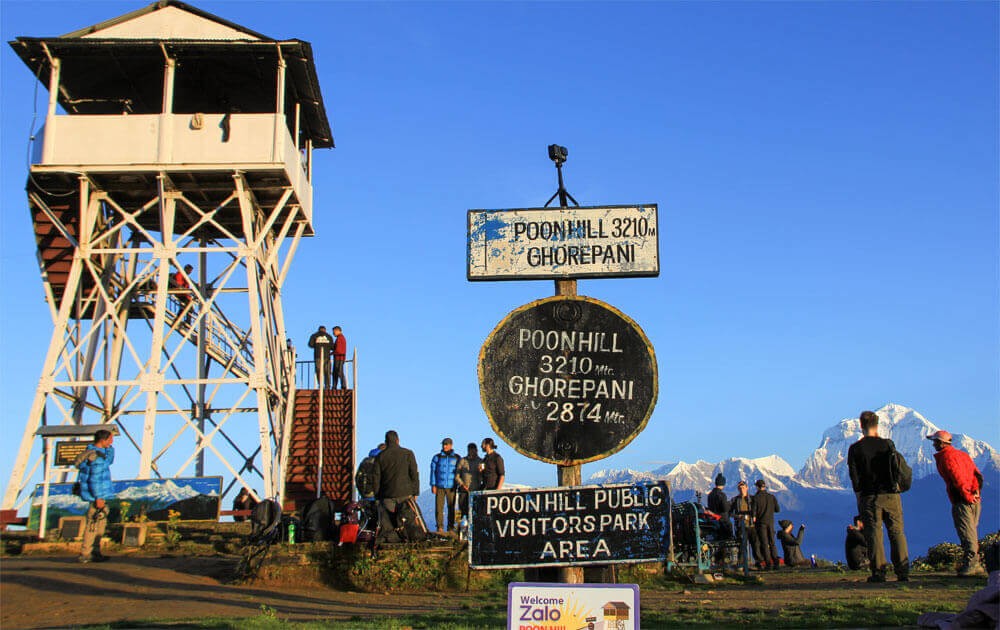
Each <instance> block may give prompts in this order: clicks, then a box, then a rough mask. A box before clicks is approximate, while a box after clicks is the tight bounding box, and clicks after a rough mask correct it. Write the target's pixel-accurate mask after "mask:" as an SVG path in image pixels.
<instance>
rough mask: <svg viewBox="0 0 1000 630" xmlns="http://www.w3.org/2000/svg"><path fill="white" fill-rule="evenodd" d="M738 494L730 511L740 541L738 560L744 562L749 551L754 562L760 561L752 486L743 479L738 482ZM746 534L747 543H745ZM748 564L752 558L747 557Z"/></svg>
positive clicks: (732, 500) (732, 502)
mask: <svg viewBox="0 0 1000 630" xmlns="http://www.w3.org/2000/svg"><path fill="white" fill-rule="evenodd" d="M736 490H737V493H738V494H737V495H736V496H734V497H733V498H732V499H730V501H729V513H730V514H732V515H733V521H734V522H735V523H736V538H737V540H739V541H740V552H739V555H738V556H737V558H738V562H739V563H740V564H743V562H744V556H745V555H746V554H747V553H748V552H747V548H748V547H749V550H750V551H749V553H751V555H752V556H753V561H754V562H760V556H759V555H758V554H759V553H760V550H759V549H758V545H757V530H756V528H755V527H754V526H753V497H751V496H750V487H749V486H748V485H747V482H746V481H743V480H742V479H741V480H740V482H739V483H738V484H736ZM744 535H745V536H746V539H745V541H746V544H745V545H744V544H743V543H744ZM746 561H747V564H749V563H750V558H746Z"/></svg>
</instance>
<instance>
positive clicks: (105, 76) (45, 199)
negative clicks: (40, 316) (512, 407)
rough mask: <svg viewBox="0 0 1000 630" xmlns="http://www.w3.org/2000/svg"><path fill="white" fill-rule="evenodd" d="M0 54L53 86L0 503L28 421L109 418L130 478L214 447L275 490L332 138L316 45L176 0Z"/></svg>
mask: <svg viewBox="0 0 1000 630" xmlns="http://www.w3.org/2000/svg"><path fill="white" fill-rule="evenodd" d="M234 6H236V5H234ZM11 46H12V47H13V48H14V50H15V52H16V53H17V54H18V55H19V56H20V57H21V59H22V60H23V61H24V63H25V64H27V66H28V67H29V68H30V69H31V72H32V73H33V74H34V75H35V76H36V77H37V78H38V80H39V81H41V82H43V84H47V86H48V90H49V99H48V109H47V112H46V113H45V124H44V127H43V129H41V130H40V131H39V132H38V133H37V134H36V135H35V138H34V143H33V155H32V159H31V166H30V172H29V175H28V182H27V194H28V206H29V209H30V212H31V216H32V222H33V225H34V232H35V238H36V241H37V245H38V262H39V268H40V271H41V275H42V280H43V284H44V288H45V297H46V300H47V303H48V305H49V310H50V313H51V316H52V321H53V332H52V337H51V341H50V343H49V346H48V351H47V353H46V356H45V361H44V366H43V368H42V374H41V378H40V380H39V384H38V389H37V391H36V392H35V395H34V400H33V403H32V406H31V410H30V415H29V418H28V421H27V425H26V427H25V429H24V434H23V437H22V440H21V446H20V450H19V452H18V455H17V459H16V461H15V465H14V470H13V475H12V479H11V481H10V484H9V485H8V487H7V489H6V492H5V494H4V499H3V508H4V509H12V508H17V507H18V506H19V503H23V501H24V500H25V498H26V497H25V496H24V492H23V491H24V489H25V487H26V486H27V484H28V481H29V479H30V478H31V477H32V475H33V474H34V472H35V471H37V468H38V466H39V463H38V460H39V459H40V458H39V457H38V456H37V455H36V456H35V461H34V463H32V461H31V460H32V459H33V458H32V450H33V448H32V445H33V443H34V439H35V438H34V435H35V432H36V430H37V429H38V428H39V426H40V425H42V424H107V423H115V424H117V425H118V426H119V428H120V431H121V436H120V438H119V440H118V444H119V445H121V443H122V442H125V443H130V444H132V445H133V446H134V447H135V453H136V454H137V463H138V472H137V476H138V478H150V477H177V476H183V475H185V474H190V473H192V472H193V473H194V475H195V476H201V475H203V474H204V464H205V453H209V456H210V457H214V458H216V459H217V461H218V463H219V464H221V467H220V470H221V471H222V472H223V474H224V475H225V476H226V477H231V478H232V480H233V481H232V482H231V483H230V486H231V485H233V484H238V485H244V486H247V487H250V488H257V489H260V488H261V484H260V479H261V478H262V480H263V488H262V489H263V494H264V495H266V496H283V494H284V483H285V481H284V475H283V470H284V468H285V461H284V460H285V459H287V457H288V452H289V449H288V441H289V439H290V435H291V433H292V430H291V428H292V422H293V415H294V403H295V398H296V396H295V378H294V369H295V357H294V350H293V349H291V347H290V345H287V344H286V341H287V336H286V332H285V322H284V318H283V314H282V300H281V289H282V284H283V282H284V280H285V278H286V276H287V274H288V272H289V267H290V264H291V261H292V258H293V256H294V254H295V251H296V248H297V246H298V245H299V242H300V239H302V238H303V237H308V236H312V235H313V222H312V217H313V206H312V185H313V184H312V182H313V178H312V166H313V163H312V155H313V150H314V149H318V148H330V147H333V136H332V134H331V130H330V124H329V122H328V120H327V116H326V111H325V109H324V105H323V97H322V94H321V93H320V86H319V82H318V79H317V74H316V67H315V65H314V62H313V56H312V48H311V46H310V45H309V43H308V42H304V41H300V40H295V39H292V40H275V39H271V38H269V37H267V36H265V35H262V34H260V33H256V32H254V31H251V30H249V29H247V28H244V27H242V26H240V25H238V24H234V23H232V22H228V21H226V20H223V19H221V18H219V17H217V16H214V15H211V14H209V13H206V12H204V11H201V10H199V9H196V8H194V7H192V6H190V5H187V4H184V3H182V2H175V1H173V0H163V1H160V2H156V3H155V4H152V5H149V6H147V7H145V8H143V9H140V10H138V11H135V12H132V13H129V14H126V15H123V16H120V17H118V18H114V19H111V20H108V21H106V22H103V23H100V24H97V25H95V26H91V27H88V28H85V29H82V30H79V31H76V32H73V33H69V34H67V35H63V36H61V37H44V38H32V37H20V38H18V39H17V40H15V41H13V42H11ZM60 107H61V109H62V111H61V112H60V111H58V110H59V108H60ZM121 448H122V446H119V452H121ZM213 461H214V460H213ZM123 472H125V471H123ZM258 475H259V477H258ZM123 476H124V475H123ZM255 482H256V483H255ZM227 490H228V488H227Z"/></svg>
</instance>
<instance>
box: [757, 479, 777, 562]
mask: <svg viewBox="0 0 1000 630" xmlns="http://www.w3.org/2000/svg"><path fill="white" fill-rule="evenodd" d="M754 485H755V486H757V494H755V495H753V503H752V504H753V520H754V527H755V528H756V529H757V546H758V549H759V550H760V553H759V557H758V566H759V567H760V568H761V569H777V568H778V549H777V547H776V546H775V542H774V515H775V513H777V512H780V511H781V508H780V507H778V500H777V499H776V498H774V495H773V494H771V493H770V492H768V491H767V483H766V482H765V481H764V480H763V479H758V480H757V483H755V484H754Z"/></svg>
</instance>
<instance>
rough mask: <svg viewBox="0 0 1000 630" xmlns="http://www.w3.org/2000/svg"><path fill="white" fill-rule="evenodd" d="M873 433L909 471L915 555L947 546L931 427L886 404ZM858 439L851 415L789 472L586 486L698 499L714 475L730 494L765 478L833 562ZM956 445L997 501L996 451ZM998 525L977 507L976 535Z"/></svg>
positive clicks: (613, 473)
mask: <svg viewBox="0 0 1000 630" xmlns="http://www.w3.org/2000/svg"><path fill="white" fill-rule="evenodd" d="M876 414H877V415H878V417H879V435H881V436H883V437H888V438H890V439H892V441H893V442H894V443H895V444H896V448H897V449H898V450H899V451H900V452H901V453H902V454H903V455H904V456H905V457H906V461H908V462H909V463H910V466H911V467H912V468H913V476H914V484H913V488H912V489H911V490H910V491H909V492H907V493H905V494H904V495H903V497H902V499H903V509H904V512H905V513H906V523H907V525H906V536H907V539H908V541H909V544H910V553H911V554H913V555H914V556H915V555H916V554H919V553H920V552H921V551H922V550H924V549H927V548H928V547H930V546H931V545H934V544H937V543H939V542H941V541H943V540H944V541H952V542H953V541H954V535H955V530H954V528H953V526H952V523H951V510H950V509H949V508H948V506H949V502H948V497H947V495H946V494H945V487H944V484H943V483H942V482H941V480H940V478H939V476H938V474H937V468H936V466H935V464H934V446H933V444H932V443H931V441H930V440H928V439H927V436H928V435H930V434H931V433H934V432H935V431H937V430H938V428H939V427H938V426H936V425H935V424H934V423H932V422H930V421H929V420H927V419H926V418H925V417H923V416H922V415H920V414H919V413H917V412H916V411H914V410H913V409H910V408H908V407H904V406H902V405H895V404H888V405H886V406H884V407H882V408H881V409H879V410H878V411H876ZM860 438H861V426H860V422H859V421H858V420H857V418H847V419H844V420H841V421H840V422H839V423H837V424H836V425H834V426H832V427H830V428H829V429H827V430H826V431H824V432H823V438H822V440H821V441H820V445H819V447H818V448H817V449H816V450H815V451H813V453H812V454H811V455H810V456H809V457H808V458H807V459H806V462H805V464H804V465H803V466H802V468H801V469H800V470H799V471H798V472H796V471H795V470H794V469H793V468H792V467H791V466H790V465H789V464H788V462H786V461H785V460H783V459H781V458H780V457H778V456H777V455H770V456H768V457H760V458H757V459H747V458H742V457H733V458H730V459H726V460H723V461H721V462H719V463H717V464H713V463H711V462H706V461H700V460H699V461H696V462H694V463H693V464H688V463H686V462H677V463H671V464H666V465H664V466H660V467H658V468H655V469H653V470H651V471H648V472H647V471H636V470H602V471H599V472H596V473H594V474H593V475H591V476H590V477H589V478H588V479H587V481H586V483H588V484H599V483H626V482H636V481H646V480H650V479H667V480H668V481H670V487H671V490H672V492H673V495H674V498H675V500H677V501H690V500H692V499H694V498H695V492H700V493H701V494H702V500H703V501H704V497H705V496H706V495H707V493H708V491H709V490H710V489H711V488H712V487H713V486H714V480H715V475H716V474H718V473H720V472H721V473H722V474H723V476H724V477H725V478H726V492H727V494H729V495H730V496H732V495H733V494H735V489H736V484H737V483H738V481H739V480H740V479H743V480H746V481H747V482H748V483H749V484H751V488H750V491H751V494H753V492H754V489H753V487H752V485H753V483H754V482H755V481H756V480H757V479H764V480H765V481H766V482H767V485H768V489H769V490H770V491H771V493H772V494H774V495H775V497H777V499H778V503H779V505H780V506H781V517H782V518H788V519H790V520H792V521H793V522H795V523H808V524H809V532H810V533H809V535H808V537H807V542H806V546H807V548H808V549H809V550H810V551H811V552H815V553H817V554H818V555H819V556H820V557H824V558H828V559H838V558H841V557H842V555H843V544H844V542H843V540H844V539H843V537H844V527H845V526H846V525H847V523H849V522H850V520H851V517H852V516H853V515H854V514H855V513H856V512H857V505H856V503H855V498H854V494H853V493H852V492H851V482H850V478H849V475H848V472H847V449H848V448H850V446H851V444H853V443H854V442H856V441H857V440H859V439H860ZM952 440H953V444H954V445H955V447H957V448H959V449H961V450H963V451H965V452H967V453H968V454H969V455H970V456H971V457H972V458H973V460H974V461H975V462H976V465H977V466H978V467H979V469H980V471H982V473H983V476H984V478H985V482H986V488H985V490H984V492H983V496H984V497H985V496H997V487H998V485H1000V453H998V452H997V450H996V449H994V448H993V447H992V446H990V445H989V444H987V443H986V442H983V441H982V440H976V439H973V438H971V437H969V436H967V435H962V434H960V433H953V434H952ZM998 526H1000V514H998V505H997V503H996V502H994V501H984V502H983V513H982V516H981V517H980V522H979V530H980V535H986V534H987V533H989V532H991V531H995V530H996V529H997V527H998Z"/></svg>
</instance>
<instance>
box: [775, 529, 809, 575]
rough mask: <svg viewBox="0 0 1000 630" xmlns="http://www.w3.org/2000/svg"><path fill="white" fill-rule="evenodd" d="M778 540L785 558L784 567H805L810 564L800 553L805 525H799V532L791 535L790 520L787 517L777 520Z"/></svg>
mask: <svg viewBox="0 0 1000 630" xmlns="http://www.w3.org/2000/svg"><path fill="white" fill-rule="evenodd" d="M778 527H780V528H781V529H780V530H779V531H778V540H779V541H781V553H782V555H783V556H784V558H785V566H786V567H807V566H809V565H810V562H809V560H807V559H806V557H805V555H804V554H803V553H802V537H803V536H804V535H805V533H806V526H805V525H799V532H798V534H797V535H796V536H792V522H791V521H789V520H788V519H781V520H780V521H778Z"/></svg>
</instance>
